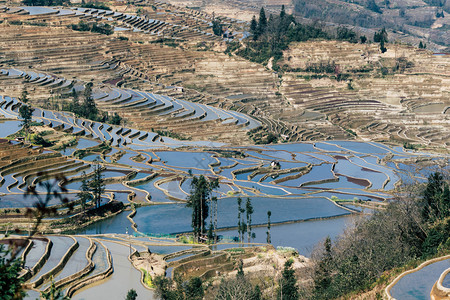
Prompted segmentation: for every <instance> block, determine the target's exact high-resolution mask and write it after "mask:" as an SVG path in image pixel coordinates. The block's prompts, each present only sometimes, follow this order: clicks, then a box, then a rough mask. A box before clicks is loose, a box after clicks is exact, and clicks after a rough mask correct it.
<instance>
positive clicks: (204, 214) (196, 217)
mask: <svg viewBox="0 0 450 300" xmlns="http://www.w3.org/2000/svg"><path fill="white" fill-rule="evenodd" d="M218 187H219V181H218V179H217V178H216V179H214V180H208V179H206V178H205V177H204V176H203V175H200V176H199V177H196V176H194V177H193V178H192V182H191V194H190V195H189V196H188V198H187V204H186V206H187V207H190V208H192V230H193V232H194V236H195V239H196V240H197V241H200V238H202V237H203V235H204V233H205V232H206V231H205V228H206V224H205V223H206V219H207V218H208V215H209V205H208V202H209V203H213V202H217V199H213V198H215V197H212V196H211V194H212V191H213V190H214V189H216V188H218ZM210 219H211V220H213V219H214V220H215V221H214V224H213V225H212V224H210V230H212V232H213V235H214V239H215V238H216V237H215V232H216V226H217V205H215V210H214V211H213V212H212V215H210ZM211 225H212V226H214V228H211Z"/></svg>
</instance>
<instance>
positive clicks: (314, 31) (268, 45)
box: [225, 6, 367, 72]
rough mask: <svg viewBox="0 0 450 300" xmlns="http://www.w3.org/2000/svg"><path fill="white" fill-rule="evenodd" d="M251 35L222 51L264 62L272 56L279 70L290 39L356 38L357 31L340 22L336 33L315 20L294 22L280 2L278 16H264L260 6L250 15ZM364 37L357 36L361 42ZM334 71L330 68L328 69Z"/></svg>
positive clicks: (352, 40)
mask: <svg viewBox="0 0 450 300" xmlns="http://www.w3.org/2000/svg"><path fill="white" fill-rule="evenodd" d="M250 33H251V34H252V37H251V38H249V39H247V40H245V47H244V48H240V47H239V46H240V45H239V43H230V44H229V45H228V48H227V50H226V51H225V53H233V52H236V54H237V55H240V56H242V57H244V58H246V59H249V60H251V61H254V62H258V63H263V64H266V63H267V62H268V61H269V59H270V58H272V57H273V59H274V60H273V62H272V68H273V69H274V70H276V71H278V70H279V67H278V66H277V64H276V62H277V61H278V60H279V59H281V58H282V56H283V53H282V51H283V50H286V49H287V48H288V46H289V44H290V43H292V42H304V41H308V40H313V39H326V40H330V39H337V40H342V41H349V42H351V43H357V42H358V36H357V34H356V33H355V32H354V31H353V30H351V29H348V28H346V27H344V26H341V27H339V28H338V29H337V32H336V35H334V34H330V33H328V32H326V31H324V30H323V29H322V27H320V26H319V25H317V24H313V25H307V24H301V23H298V22H297V21H296V20H295V18H294V17H293V16H292V15H290V14H287V13H286V12H285V10H284V6H282V9H281V12H280V14H279V15H278V16H274V15H270V16H269V18H268V19H267V18H266V14H265V11H264V8H261V11H260V14H259V19H258V20H256V17H255V16H253V18H252V20H251V23H250ZM366 40H367V38H366V37H361V42H365V41H366ZM332 72H334V70H333V71H332Z"/></svg>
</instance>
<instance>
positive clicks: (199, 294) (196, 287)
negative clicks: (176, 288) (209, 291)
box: [185, 277, 205, 300]
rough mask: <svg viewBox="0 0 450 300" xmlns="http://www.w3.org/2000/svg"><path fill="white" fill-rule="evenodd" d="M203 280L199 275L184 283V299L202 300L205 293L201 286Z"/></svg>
mask: <svg viewBox="0 0 450 300" xmlns="http://www.w3.org/2000/svg"><path fill="white" fill-rule="evenodd" d="M202 284H203V282H202V280H201V279H200V278H199V277H193V278H191V279H190V280H189V282H188V283H187V284H186V288H185V293H186V297H185V299H189V300H202V299H203V296H204V294H205V292H204V290H203V286H202Z"/></svg>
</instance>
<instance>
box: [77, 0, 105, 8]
mask: <svg viewBox="0 0 450 300" xmlns="http://www.w3.org/2000/svg"><path fill="white" fill-rule="evenodd" d="M81 7H84V8H95V9H104V10H111V8H110V7H109V6H107V5H106V4H105V3H102V2H96V1H94V2H88V3H85V2H84V0H82V2H81Z"/></svg>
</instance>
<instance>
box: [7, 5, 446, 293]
mask: <svg viewBox="0 0 450 300" xmlns="http://www.w3.org/2000/svg"><path fill="white" fill-rule="evenodd" d="M149 3H150V2H149ZM149 3H147V2H139V1H138V3H136V4H137V6H139V8H141V10H140V11H139V12H137V11H130V10H131V8H124V10H125V11H123V12H117V11H112V10H102V9H86V8H79V7H78V8H76V7H73V8H63V9H61V8H50V7H5V6H0V20H1V21H2V24H1V26H0V35H1V36H2V39H1V41H0V129H1V130H0V212H1V213H4V214H5V215H6V214H9V216H8V217H11V218H7V219H5V220H7V222H4V221H3V220H2V221H0V229H2V230H9V229H10V228H9V226H10V225H9V224H7V223H9V222H10V221H11V220H14V224H15V225H17V227H19V228H21V229H23V230H25V231H26V230H30V227H29V223H28V222H27V221H26V219H24V214H25V210H26V208H29V207H32V206H33V204H34V202H35V201H36V199H35V198H33V197H30V196H28V197H26V192H27V189H29V188H30V187H31V188H33V187H36V190H37V191H38V192H39V193H45V192H46V185H47V184H52V183H53V182H54V181H55V180H56V184H59V185H60V186H62V187H63V188H64V189H67V190H64V191H63V192H62V195H64V196H65V197H67V199H68V201H69V202H70V203H71V204H72V205H73V206H74V211H73V212H67V211H66V210H65V208H61V207H60V206H59V204H60V202H59V200H58V199H52V200H51V201H50V202H49V203H48V205H49V206H50V207H53V208H54V209H55V211H56V212H57V213H56V215H55V216H51V217H48V218H45V219H43V223H44V225H48V224H57V223H58V221H64V219H66V218H67V219H68V220H70V218H76V217H78V216H80V215H81V214H82V213H83V212H82V208H81V205H80V203H79V202H77V200H78V196H77V193H78V192H79V191H80V189H81V185H82V179H83V176H84V175H83V174H87V177H88V178H91V177H92V176H93V168H94V167H95V166H96V165H97V164H98V165H100V167H101V174H102V177H103V179H104V180H105V191H104V192H103V193H102V195H101V201H100V206H101V207H104V205H106V204H113V203H117V202H122V203H123V204H124V205H125V206H126V207H133V213H132V214H131V215H130V211H121V212H118V213H114V214H113V215H111V216H109V218H104V219H102V220H100V221H97V222H94V223H93V224H90V225H88V226H86V227H83V228H81V227H80V228H75V229H74V228H73V227H71V226H70V224H62V225H61V224H60V227H58V228H57V229H54V228H51V227H50V226H48V227H47V229H49V231H55V232H59V231H60V230H61V231H67V230H71V232H70V233H71V234H70V235H55V234H47V235H44V236H35V237H33V239H32V244H31V246H30V247H31V248H30V250H29V251H28V252H26V251H24V250H22V252H21V254H22V255H23V258H24V260H25V265H24V270H23V271H22V276H25V278H26V287H27V289H28V291H29V294H28V298H29V299H34V298H35V297H38V295H39V293H40V292H41V291H46V290H48V289H49V287H50V284H51V281H52V280H53V281H54V282H55V284H56V286H57V287H58V288H61V289H62V291H63V292H64V293H65V294H67V295H70V296H72V297H73V299H97V298H98V295H102V297H104V298H112V299H115V298H124V297H125V294H126V292H127V291H128V290H129V289H130V288H134V289H136V290H137V291H138V295H139V297H138V299H153V298H154V292H153V291H152V290H151V289H148V288H147V287H146V286H144V284H143V283H142V282H141V280H140V279H141V276H142V273H141V272H142V269H144V270H146V271H148V272H152V271H153V267H154V266H155V269H156V266H160V265H162V266H164V269H163V270H162V273H161V274H165V275H166V276H168V277H172V276H173V274H175V273H177V272H194V273H195V272H198V273H199V274H197V273H196V274H197V275H199V276H203V275H204V274H206V273H207V272H215V271H218V270H219V269H214V268H211V267H210V266H209V267H205V268H202V269H201V270H194V269H195V268H194V266H193V264H195V260H194V261H192V260H191V259H192V258H193V257H197V255H199V253H200V254H201V255H202V256H204V257H203V258H202V259H203V260H204V261H208V260H213V259H216V260H217V262H218V266H216V267H217V268H224V270H230V269H229V268H230V266H231V263H230V260H229V254H227V253H226V252H224V251H222V250H224V249H227V248H234V247H251V246H255V245H266V241H267V240H266V238H267V236H266V231H267V227H266V223H267V212H268V211H269V210H270V211H271V213H272V217H271V218H272V219H271V222H272V224H273V227H272V229H271V230H272V231H271V237H272V245H273V246H275V247H276V246H292V247H294V248H296V249H297V250H298V251H299V252H300V254H302V255H306V256H309V254H310V253H311V250H312V248H313V247H314V245H315V244H316V243H318V242H321V241H322V240H323V239H324V238H325V237H326V236H331V237H335V236H337V235H339V234H340V233H341V232H342V231H343V230H344V228H345V227H346V226H347V225H349V224H351V223H352V221H353V220H354V219H356V218H358V217H360V215H362V214H367V213H372V212H373V211H374V210H375V209H378V208H380V207H381V208H382V207H383V206H384V205H386V203H387V202H388V201H389V200H390V199H392V197H393V195H394V193H395V192H396V189H397V187H399V186H400V185H402V184H403V183H412V182H424V181H425V180H426V178H427V177H428V175H429V174H430V173H431V172H433V171H434V170H435V169H436V168H440V169H447V170H448V168H449V159H450V156H449V155H448V154H446V153H447V152H446V151H441V152H440V153H435V152H432V151H428V150H423V151H410V150H405V149H404V148H403V147H401V146H398V143H400V144H401V143H403V142H410V143H419V144H421V145H428V146H435V147H438V148H440V149H441V150H442V149H444V150H448V149H446V147H447V146H448V145H449V138H450V134H449V130H448V118H447V116H448V106H449V105H450V103H449V102H448V93H449V91H448V86H449V84H448V83H449V82H448V74H447V73H448V66H449V64H448V59H447V57H446V56H444V57H434V56H433V55H431V54H430V53H427V52H424V51H423V50H416V49H413V48H411V47H406V46H399V49H400V50H399V52H402V53H403V54H402V55H408V58H410V59H411V60H412V61H413V62H414V67H412V68H411V69H408V70H406V73H404V74H394V75H392V76H389V77H388V78H387V79H386V78H384V77H382V76H379V77H376V76H375V77H376V78H375V77H374V78H371V79H368V78H367V77H364V76H360V78H359V79H358V80H354V81H352V82H350V83H351V84H353V85H354V89H352V90H349V89H348V88H346V84H347V82H345V81H344V82H337V81H332V80H331V79H330V78H322V79H314V78H313V79H311V78H310V77H308V76H310V75H311V74H309V73H307V72H302V71H301V70H302V68H305V67H306V64H305V63H306V62H307V63H320V62H322V61H323V60H324V59H327V58H330V57H332V58H334V59H335V62H336V63H337V64H339V65H340V66H341V71H343V72H347V71H348V72H353V71H354V69H355V68H359V69H364V68H365V67H366V66H367V64H368V60H369V58H368V55H369V54H370V53H372V52H373V51H374V49H372V48H373V47H375V46H374V45H370V46H367V48H366V49H360V47H363V46H361V45H353V44H348V43H342V42H339V43H337V42H327V41H323V42H317V41H316V42H312V43H309V42H308V43H302V44H300V45H298V47H297V46H296V47H292V48H290V50H287V51H286V52H285V53H284V60H283V59H282V60H280V61H279V64H280V65H282V64H286V66H287V69H286V70H287V71H286V73H283V74H281V73H280V74H275V73H274V72H273V70H271V69H270V68H269V67H267V66H262V65H260V64H256V63H253V62H250V61H246V60H244V59H242V58H239V57H237V56H235V55H233V54H230V55H228V54H225V53H223V52H224V50H225V48H226V42H227V41H229V40H231V39H236V40H237V39H241V38H242V37H243V36H245V35H246V26H247V25H246V24H245V23H242V22H238V21H237V20H235V19H231V18H223V17H220V18H219V20H220V21H221V23H222V24H224V26H227V28H228V30H229V32H230V35H228V37H223V36H222V37H219V36H215V35H214V34H213V32H212V21H213V19H214V17H213V16H211V15H209V14H207V13H204V12H200V11H197V10H194V9H190V8H187V7H176V6H173V5H170V4H165V3H161V2H151V5H150V4H149ZM280 3H281V2H280ZM280 3H277V4H276V5H274V6H275V7H278V6H279V5H278V4H280ZM249 5H251V4H249ZM272 8H273V7H272ZM79 21H83V22H87V23H104V24H110V25H111V26H113V33H112V34H111V35H100V34H97V33H92V32H79V31H74V30H72V29H71V26H72V25H75V24H78V22H79ZM15 24H20V25H15ZM42 24H45V25H46V26H45V27H44V26H42ZM36 25H39V26H36ZM42 28H45V29H46V30H42ZM358 47H359V48H358ZM99 49H100V50H99ZM389 50H390V51H389V52H388V53H387V54H386V55H385V56H382V55H381V54H380V55H378V54H376V55H375V54H373V53H372V56H370V60H371V61H372V63H373V64H376V65H377V64H381V65H383V64H384V65H386V66H388V67H390V66H391V65H390V64H392V62H393V54H392V50H391V49H389ZM369 52H370V53H369ZM361 54H363V55H361ZM305 57H307V58H308V59H305ZM421 64H424V65H426V66H427V67H429V69H428V71H427V74H423V70H421V69H420V68H421V67H420V66H421ZM370 65H372V64H370ZM289 68H290V69H289ZM352 70H353V71H352ZM355 72H356V71H355ZM358 72H359V71H358ZM358 72H356V73H358ZM361 72H362V71H361ZM356 73H355V74H356ZM89 82H92V84H93V88H92V98H93V99H94V101H95V103H96V105H97V107H98V108H99V109H100V110H101V111H103V112H105V113H106V114H108V115H109V116H112V115H114V114H115V113H117V114H118V115H119V116H121V117H122V118H123V121H122V123H121V125H110V124H106V123H102V122H97V121H92V120H87V119H83V118H79V117H77V116H76V115H74V114H73V113H69V112H64V111H61V109H62V108H63V106H64V105H66V104H67V103H66V102H65V101H66V100H67V99H71V97H72V96H71V95H72V92H73V91H75V92H77V93H79V94H80V95H82V94H83V93H84V92H85V91H86V84H87V83H89ZM23 89H26V90H27V91H28V92H29V97H30V100H31V105H32V106H33V107H34V108H35V110H34V112H33V121H34V122H36V123H38V124H34V125H37V126H32V127H33V128H32V129H31V130H37V131H36V132H38V131H39V130H41V131H48V132H51V134H50V135H51V136H53V137H55V139H60V138H62V139H63V138H66V139H68V140H71V143H70V146H68V147H65V146H64V147H60V148H58V147H56V146H54V147H46V148H43V147H38V146H33V145H30V144H29V143H28V141H24V140H23V139H15V138H14V137H13V135H14V134H15V133H16V132H17V131H18V130H19V129H20V128H21V125H20V123H21V122H20V120H19V109H20V107H21V106H22V105H23V103H22V102H21V101H19V100H18V96H19V95H20V94H21V92H22V90H23ZM36 132H35V131H33V133H34V134H36ZM261 132H263V133H264V134H266V135H267V134H268V133H273V134H276V135H277V136H278V137H279V138H280V141H283V142H284V143H278V144H274V145H253V144H252V145H249V142H250V141H251V140H250V139H251V137H252V134H255V133H261ZM175 137H178V138H179V139H177V138H175ZM376 141H380V142H376ZM386 141H388V142H387V143H386ZM253 142H259V141H258V140H254V141H253ZM391 142H394V143H391ZM396 145H397V146H396ZM193 175H196V176H197V175H203V176H206V177H208V178H210V179H212V178H217V179H218V180H219V187H218V188H217V190H215V191H213V195H214V196H216V197H217V198H218V227H219V229H218V231H219V232H218V233H219V234H220V235H221V236H222V240H221V242H220V243H219V244H217V245H214V246H211V247H209V246H207V245H195V246H192V245H188V244H182V243H180V242H179V240H177V237H176V234H178V233H186V232H189V231H190V230H191V209H190V208H187V207H186V205H185V202H186V200H187V198H188V195H189V193H190V191H191V183H192V178H193ZM62 177H64V179H63V178H62ZM237 197H242V198H243V199H244V201H245V199H246V198H247V197H248V198H250V199H251V200H252V203H253V207H254V215H253V226H254V228H253V231H254V233H256V237H255V238H254V239H253V240H252V241H251V242H250V243H244V244H240V243H235V242H234V241H235V238H236V236H237V228H236V214H237ZM88 204H89V203H88ZM137 204H139V205H137ZM135 206H138V207H137V208H136V209H134V208H135ZM209 222H210V219H208V220H207V223H209ZM69 223H70V222H69ZM49 227H50V228H49ZM17 238H21V237H17ZM25 254H26V255H25ZM158 259H160V261H158ZM195 267H196V266H195ZM441 267H442V266H441V265H439V266H438V268H441ZM430 268H431V266H430ZM430 268H427V269H424V270H423V271H419V272H417V274H419V275H417V274H416V275H411V276H410V277H405V278H404V281H400V282H399V283H398V284H397V285H396V286H395V287H394V289H393V290H392V292H393V294H395V295H399V296H398V298H399V299H401V298H402V297H403V296H405V295H406V296H405V297H406V298H405V299H407V297H410V296H412V297H425V296H426V295H428V294H427V293H428V290H429V288H430V286H429V285H430V284H431V281H432V280H434V281H435V278H434V277H432V276H428V273H427V272H428V271H427V270H429V269H430ZM151 270H152V271H151ZM439 270H440V269H439ZM160 271H161V270H160ZM202 272H203V273H202ZM424 272H425V273H424ZM439 272H440V271H439ZM431 273H433V274H434V273H435V270H434V269H433V270H432V271H431ZM153 275H155V274H153ZM153 275H152V276H153ZM415 276H419V277H420V278H419V277H417V278H416V277H415ZM447 277H448V276H447ZM424 278H425V279H424ZM433 278H434V279H433ZM431 279H432V280H431ZM434 281H433V283H434ZM405 282H406V283H405ZM423 284H425V285H423ZM405 286H408V287H411V286H414V287H416V289H415V290H411V289H407V288H406V287H405ZM424 295H425V296H424Z"/></svg>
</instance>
